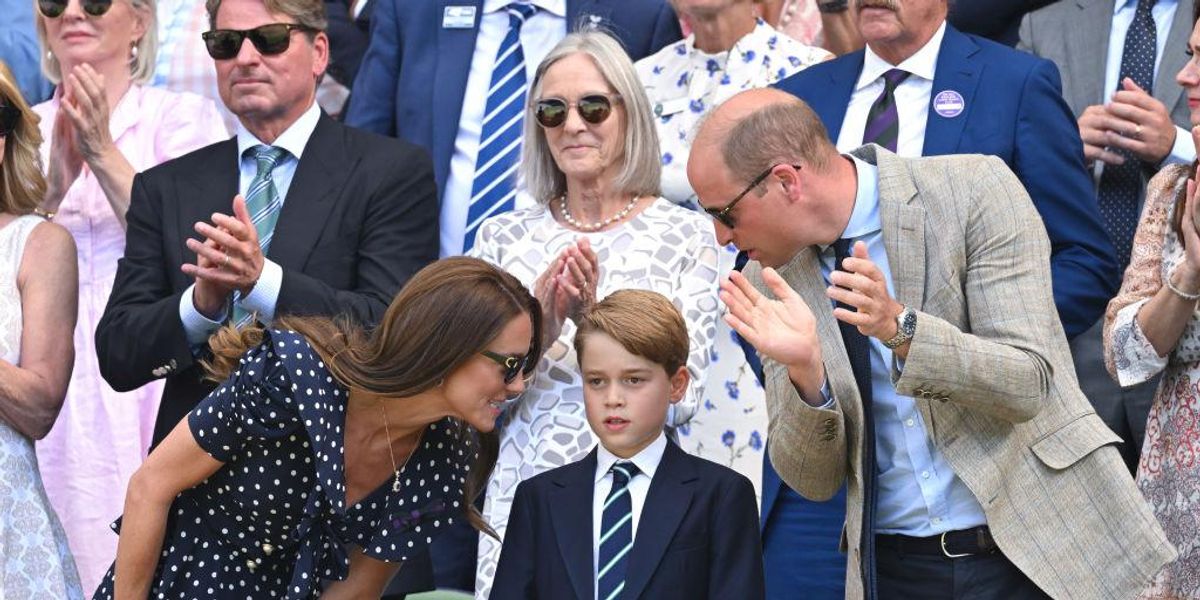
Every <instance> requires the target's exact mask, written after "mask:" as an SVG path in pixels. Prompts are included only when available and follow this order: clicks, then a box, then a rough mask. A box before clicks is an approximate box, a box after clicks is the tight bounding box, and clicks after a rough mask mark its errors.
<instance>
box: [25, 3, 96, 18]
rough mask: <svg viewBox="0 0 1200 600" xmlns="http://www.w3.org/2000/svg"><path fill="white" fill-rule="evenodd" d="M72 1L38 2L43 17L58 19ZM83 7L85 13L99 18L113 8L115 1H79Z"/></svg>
mask: <svg viewBox="0 0 1200 600" xmlns="http://www.w3.org/2000/svg"><path fill="white" fill-rule="evenodd" d="M69 1H70V0H38V10H39V11H41V13H42V16H44V17H46V18H47V19H57V18H58V17H61V16H62V14H63V13H64V12H66V11H67V2H69ZM79 3H80V5H82V6H83V12H85V13H87V14H89V15H92V16H93V17H99V16H101V15H103V14H104V13H106V12H108V9H110V8H112V3H113V0H79Z"/></svg>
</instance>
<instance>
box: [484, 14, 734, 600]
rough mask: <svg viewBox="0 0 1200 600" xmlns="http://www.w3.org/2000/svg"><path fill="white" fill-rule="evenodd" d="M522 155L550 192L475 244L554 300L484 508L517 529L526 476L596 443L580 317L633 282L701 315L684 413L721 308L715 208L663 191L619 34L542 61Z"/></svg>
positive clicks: (487, 542)
mask: <svg viewBox="0 0 1200 600" xmlns="http://www.w3.org/2000/svg"><path fill="white" fill-rule="evenodd" d="M522 152H523V156H522V160H521V169H522V174H523V176H524V179H525V186H526V189H527V190H528V191H529V193H530V195H532V196H533V197H534V198H535V199H536V200H537V201H538V204H537V205H536V206H534V207H532V208H527V209H521V210H516V211H513V212H510V213H505V214H502V215H499V216H495V217H492V218H491V219H489V220H487V221H485V222H484V223H483V225H482V226H481V227H480V228H479V238H478V240H477V242H476V244H475V247H474V249H473V250H472V253H473V254H475V255H476V256H479V257H481V258H484V259H486V260H488V261H490V262H492V263H494V264H496V265H499V266H500V267H502V268H504V269H505V270H507V271H508V272H510V273H512V274H513V275H516V276H517V278H518V279H520V280H522V281H524V282H525V283H526V285H529V286H530V287H531V288H532V289H533V290H534V293H535V294H536V295H537V296H538V299H539V300H540V301H541V302H542V309H543V311H544V313H545V315H544V319H543V332H544V334H545V335H543V339H544V343H543V347H544V348H546V352H545V355H544V357H543V358H542V361H541V363H540V364H539V365H538V368H537V371H536V375H535V378H534V380H533V381H532V382H531V383H530V385H529V386H527V389H526V391H525V393H524V394H523V395H522V396H521V397H520V398H518V399H517V400H515V401H514V402H512V403H510V405H509V406H508V407H507V409H506V413H505V415H504V416H503V421H504V425H503V428H502V429H501V430H500V457H499V460H498V461H497V463H496V469H495V471H494V472H493V473H492V477H491V480H490V481H489V482H488V488H487V496H486V500H485V502H484V511H483V514H484V518H485V519H487V521H488V523H489V524H491V525H492V527H494V528H495V529H496V531H497V532H498V533H499V534H500V536H501V538H503V535H504V530H505V526H506V524H507V521H508V514H509V510H510V508H511V505H512V499H513V494H514V492H515V491H516V488H517V484H518V483H520V482H521V481H523V480H525V479H528V478H530V477H532V476H534V475H536V474H538V473H541V472H543V471H546V470H549V469H552V468H554V467H558V466H561V465H564V464H566V463H570V462H573V461H576V460H579V459H580V458H583V456H584V455H586V454H587V453H588V451H590V450H591V448H592V446H594V445H595V438H594V437H593V435H592V432H591V430H590V429H589V428H588V423H587V418H586V416H585V414H584V401H583V391H582V386H583V384H584V382H583V381H582V379H581V377H580V374H579V364H578V361H577V359H576V356H575V351H574V349H573V347H572V344H571V340H572V338H573V336H574V335H575V324H574V322H573V317H575V316H577V315H580V314H582V313H583V312H584V311H586V310H587V309H588V308H589V307H590V306H591V304H592V303H593V302H595V301H596V300H597V299H600V298H603V297H604V296H606V295H608V294H609V293H611V292H613V291H616V290H619V289H623V288H640V289H646V290H652V291H656V292H659V293H661V294H663V295H664V296H666V297H668V298H671V299H672V300H673V301H674V303H675V305H676V306H677V307H678V308H679V309H680V312H682V313H683V316H684V319H685V320H686V321H687V325H688V334H689V337H690V354H689V358H688V370H689V371H690V373H691V381H692V384H691V389H689V391H688V394H687V396H686V397H685V398H684V399H683V401H681V402H680V403H679V404H676V405H674V407H673V412H672V414H671V415H669V416H668V420H669V421H670V423H669V424H670V425H673V426H679V425H682V424H684V423H686V422H687V421H688V419H690V418H691V416H692V415H693V414H695V412H696V409H697V407H698V403H699V399H700V398H701V397H702V393H701V391H702V389H703V384H704V376H705V371H706V370H707V367H708V361H709V356H708V354H709V351H710V349H711V348H712V344H713V333H714V332H715V331H716V321H717V315H718V302H717V257H718V247H717V242H716V238H715V236H714V233H713V227H712V224H711V223H709V221H708V218H707V217H705V216H703V215H701V214H698V213H695V212H692V211H690V210H687V209H686V208H682V207H679V206H677V205H676V204H674V203H672V202H670V201H668V200H665V199H663V198H662V197H660V194H659V181H660V178H661V163H660V160H659V146H658V137H657V135H656V134H655V130H654V122H653V115H652V113H651V108H650V102H649V100H648V99H647V98H646V93H645V91H644V90H643V87H642V84H641V82H640V81H639V80H638V77H637V73H636V71H635V70H634V68H633V64H632V62H631V61H630V60H629V57H628V56H627V55H626V54H625V52H624V51H623V50H622V49H621V47H620V45H619V44H618V43H617V42H616V41H615V40H613V39H612V38H611V37H609V36H608V35H607V34H604V33H601V32H595V31H589V32H582V33H573V34H571V35H568V36H567V37H566V38H564V39H563V40H562V41H561V42H559V44H558V45H557V46H555V47H554V49H553V50H551V51H550V53H549V54H548V55H547V56H546V58H545V59H544V60H543V61H542V63H541V64H540V65H539V66H538V69H537V73H536V75H535V79H534V82H533V85H532V87H531V89H530V91H529V95H528V101H527V112H526V118H525V132H524V147H523V149H522ZM500 544H501V542H500V540H495V539H492V538H490V537H487V536H481V537H480V546H479V565H478V570H477V572H478V576H477V579H476V586H475V592H476V595H477V597H481V598H486V597H487V596H488V593H489V591H490V588H491V582H492V578H493V576H494V575H495V571H496V563H497V561H498V560H499V557H500Z"/></svg>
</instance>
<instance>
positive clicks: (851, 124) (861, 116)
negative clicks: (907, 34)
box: [837, 22, 946, 157]
mask: <svg viewBox="0 0 1200 600" xmlns="http://www.w3.org/2000/svg"><path fill="white" fill-rule="evenodd" d="M945 35H946V23H945V22H942V25H941V27H938V30H937V32H935V33H934V34H933V37H932V38H930V39H929V41H928V42H926V43H925V45H924V46H922V47H921V49H920V50H918V51H917V52H916V53H915V54H913V55H912V56H910V57H908V59H907V60H905V61H904V62H901V63H900V64H899V65H893V64H891V63H889V62H887V61H886V60H883V59H882V58H880V57H879V55H878V54H875V53H874V52H872V51H871V47H870V46H867V48H866V56H865V57H864V58H863V68H862V72H860V73H859V74H858V82H857V83H855V84H854V92H853V93H852V94H851V95H850V105H849V106H848V107H847V108H846V116H845V117H843V118H842V130H841V132H840V133H839V134H838V139H837V148H838V150H839V151H840V152H849V151H851V150H853V149H855V148H857V147H859V146H861V145H862V142H863V132H864V131H866V128H867V113H868V112H870V110H871V105H872V104H874V103H875V100H876V99H877V98H879V94H881V93H883V74H884V73H886V72H888V71H889V70H891V69H895V68H898V69H903V70H905V71H908V72H909V73H910V75H909V77H908V79H905V80H904V82H903V83H901V84H900V85H898V86H896V113H897V115H898V116H899V117H900V133H899V136H898V137H897V139H896V154H899V155H900V156H907V157H918V156H921V153H922V152H924V150H925V121H926V120H927V119H928V117H929V96H930V94H932V93H933V73H934V71H935V70H936V68H937V59H938V54H939V53H940V52H941V50H942V38H943V37H945Z"/></svg>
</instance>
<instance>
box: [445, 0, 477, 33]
mask: <svg viewBox="0 0 1200 600" xmlns="http://www.w3.org/2000/svg"><path fill="white" fill-rule="evenodd" d="M473 27H475V7H474V6H447V7H446V8H445V9H444V10H443V11H442V29H471V28H473Z"/></svg>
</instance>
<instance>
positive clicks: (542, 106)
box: [533, 94, 621, 129]
mask: <svg viewBox="0 0 1200 600" xmlns="http://www.w3.org/2000/svg"><path fill="white" fill-rule="evenodd" d="M620 101H621V96H619V95H617V94H613V95H611V96H609V95H606V94H588V95H587V96H584V97H582V98H580V99H579V101H578V102H567V101H566V100H563V99H562V98H542V99H541V100H538V101H537V103H536V104H534V106H533V115H534V117H536V118H537V122H538V125H541V126H542V127H545V128H547V129H553V128H555V127H558V126H559V125H562V124H563V123H566V122H567V113H568V111H570V110H571V107H572V106H574V107H575V110H577V111H579V116H580V118H582V119H583V120H584V121H587V122H588V123H591V124H592V125H599V124H601V123H603V122H604V120H605V119H607V118H608V115H610V114H612V105H613V103H615V102H620Z"/></svg>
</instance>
